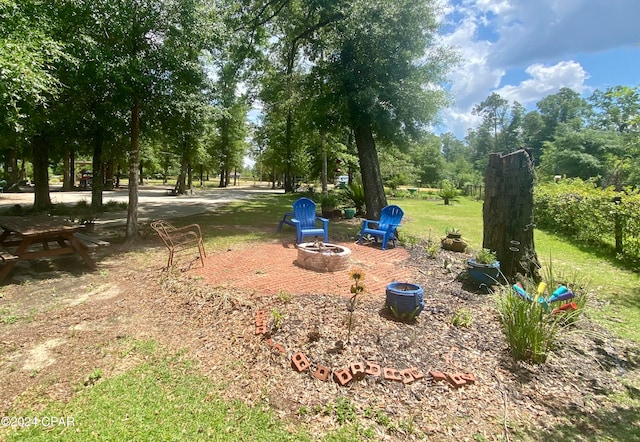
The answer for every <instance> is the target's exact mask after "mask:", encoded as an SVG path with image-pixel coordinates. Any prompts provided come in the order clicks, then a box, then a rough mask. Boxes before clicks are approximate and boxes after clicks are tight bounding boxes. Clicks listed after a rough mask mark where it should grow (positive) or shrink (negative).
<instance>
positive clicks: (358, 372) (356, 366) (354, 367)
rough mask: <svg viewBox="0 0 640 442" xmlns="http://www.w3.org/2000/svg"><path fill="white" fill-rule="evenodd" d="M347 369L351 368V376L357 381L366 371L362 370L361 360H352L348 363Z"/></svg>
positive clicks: (362, 377)
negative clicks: (352, 361)
mask: <svg viewBox="0 0 640 442" xmlns="http://www.w3.org/2000/svg"><path fill="white" fill-rule="evenodd" d="M349 369H350V370H351V376H353V379H354V380H356V381H359V380H360V379H364V376H365V374H366V373H365V371H364V364H363V363H362V362H354V363H352V364H349Z"/></svg>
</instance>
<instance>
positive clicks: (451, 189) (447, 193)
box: [438, 180, 459, 206]
mask: <svg viewBox="0 0 640 442" xmlns="http://www.w3.org/2000/svg"><path fill="white" fill-rule="evenodd" d="M438 196H439V197H440V198H442V199H443V200H444V205H445V206H448V205H449V203H450V202H451V201H457V200H458V197H459V195H458V189H457V188H456V185H455V184H454V183H453V181H450V180H443V181H442V186H441V187H440V190H439V191H438Z"/></svg>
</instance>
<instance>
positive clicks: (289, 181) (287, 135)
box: [284, 110, 294, 193]
mask: <svg viewBox="0 0 640 442" xmlns="http://www.w3.org/2000/svg"><path fill="white" fill-rule="evenodd" d="M292 127H293V117H292V115H291V111H290V110H288V111H287V119H286V125H285V131H284V145H285V152H286V157H285V160H284V161H285V168H284V193H291V192H293V191H294V189H293V167H292V164H291V161H292V160H291V155H292V154H291V143H292V141H291V137H292Z"/></svg>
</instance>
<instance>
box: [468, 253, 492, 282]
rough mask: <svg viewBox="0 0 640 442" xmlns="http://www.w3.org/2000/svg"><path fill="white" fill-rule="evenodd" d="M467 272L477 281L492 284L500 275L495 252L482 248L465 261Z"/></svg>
mask: <svg viewBox="0 0 640 442" xmlns="http://www.w3.org/2000/svg"><path fill="white" fill-rule="evenodd" d="M467 268H468V270H469V274H470V275H471V277H472V278H473V279H475V280H476V281H477V282H479V283H483V284H487V285H493V284H495V283H497V282H498V277H499V276H500V261H498V258H497V256H496V253H495V252H492V251H491V250H489V249H485V248H482V249H480V250H478V251H477V252H476V254H475V256H474V257H473V258H470V259H469V260H468V261H467Z"/></svg>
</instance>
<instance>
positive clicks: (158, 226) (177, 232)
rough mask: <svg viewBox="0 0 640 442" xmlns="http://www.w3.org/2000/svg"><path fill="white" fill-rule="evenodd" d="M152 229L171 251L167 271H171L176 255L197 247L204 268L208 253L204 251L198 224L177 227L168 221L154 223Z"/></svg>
mask: <svg viewBox="0 0 640 442" xmlns="http://www.w3.org/2000/svg"><path fill="white" fill-rule="evenodd" d="M151 228H152V229H153V230H155V231H156V233H157V234H158V236H160V238H161V239H162V241H163V242H164V245H165V246H167V249H169V259H168V261H167V267H166V269H169V268H170V267H171V266H172V265H173V257H174V256H175V254H176V253H180V252H182V251H185V250H188V249H191V248H195V247H197V248H198V252H199V253H200V261H201V262H202V267H204V259H205V258H206V257H207V253H206V252H205V250H204V243H203V242H202V232H201V230H200V226H199V225H198V224H189V225H188V226H183V227H175V226H174V225H172V224H171V223H170V222H168V221H164V220H159V221H154V222H152V223H151Z"/></svg>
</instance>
